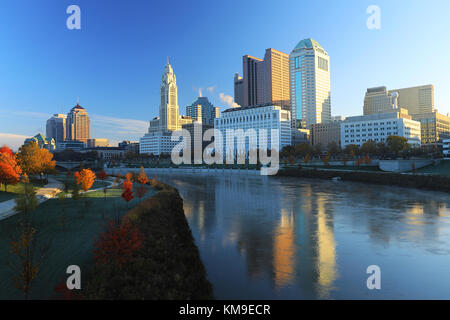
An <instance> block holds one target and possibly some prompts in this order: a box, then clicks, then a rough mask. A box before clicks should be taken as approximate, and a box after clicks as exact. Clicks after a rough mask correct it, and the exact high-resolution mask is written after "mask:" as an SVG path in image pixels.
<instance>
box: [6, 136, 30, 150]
mask: <svg viewBox="0 0 450 320" xmlns="http://www.w3.org/2000/svg"><path fill="white" fill-rule="evenodd" d="M27 138H29V137H28V136H24V135H21V134H14V133H0V147H2V146H3V145H7V146H8V147H10V148H11V149H12V150H14V151H17V150H18V149H19V147H20V146H21V145H22V144H23V142H24V141H25V139H27Z"/></svg>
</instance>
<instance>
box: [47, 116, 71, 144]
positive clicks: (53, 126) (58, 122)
mask: <svg viewBox="0 0 450 320" xmlns="http://www.w3.org/2000/svg"><path fill="white" fill-rule="evenodd" d="M66 120H67V116H66V115H65V114H54V115H53V117H51V118H50V119H48V120H47V126H46V133H47V138H48V139H54V140H55V143H58V142H63V141H64V140H66Z"/></svg>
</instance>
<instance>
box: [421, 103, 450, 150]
mask: <svg viewBox="0 0 450 320" xmlns="http://www.w3.org/2000/svg"><path fill="white" fill-rule="evenodd" d="M412 118H413V120H416V121H419V122H420V124H421V126H420V128H421V131H422V132H421V140H422V144H435V143H438V142H439V141H440V140H443V139H449V138H450V117H448V116H446V115H443V114H441V113H439V112H437V111H436V110H435V111H434V112H428V113H420V114H413V115H412Z"/></svg>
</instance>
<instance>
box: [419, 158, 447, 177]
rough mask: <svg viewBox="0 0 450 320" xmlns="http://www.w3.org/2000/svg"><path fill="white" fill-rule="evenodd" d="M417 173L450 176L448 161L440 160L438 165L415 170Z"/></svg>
mask: <svg viewBox="0 0 450 320" xmlns="http://www.w3.org/2000/svg"><path fill="white" fill-rule="evenodd" d="M417 172H418V173H429V174H436V175H442V176H450V160H442V161H441V163H439V164H438V165H436V166H435V165H430V166H426V167H424V168H420V169H418V170H417Z"/></svg>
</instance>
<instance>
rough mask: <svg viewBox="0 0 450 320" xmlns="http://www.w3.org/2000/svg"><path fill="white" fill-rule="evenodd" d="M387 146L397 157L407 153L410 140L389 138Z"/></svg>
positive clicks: (396, 137)
mask: <svg viewBox="0 0 450 320" xmlns="http://www.w3.org/2000/svg"><path fill="white" fill-rule="evenodd" d="M386 144H387V146H388V148H389V151H391V153H393V154H394V155H395V156H396V157H397V156H398V155H399V153H400V152H404V151H407V150H408V149H409V144H408V139H406V138H405V137H400V136H389V137H387V139H386Z"/></svg>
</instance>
